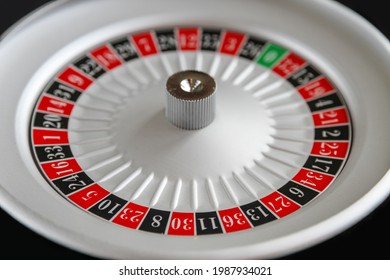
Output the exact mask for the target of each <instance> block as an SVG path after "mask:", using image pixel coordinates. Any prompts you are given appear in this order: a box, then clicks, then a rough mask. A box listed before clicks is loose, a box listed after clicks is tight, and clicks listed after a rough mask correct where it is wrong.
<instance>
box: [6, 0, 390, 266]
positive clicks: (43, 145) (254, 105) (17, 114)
mask: <svg viewBox="0 0 390 280" xmlns="http://www.w3.org/2000/svg"><path fill="white" fill-rule="evenodd" d="M389 49H390V48H389V42H388V39H387V38H386V37H385V36H384V35H383V34H381V33H380V32H379V31H378V30H377V29H375V28H374V27H373V26H372V25H370V24H369V23H368V22H367V21H365V20H364V19H362V18H361V17H360V16H358V15H356V14H355V13H353V12H352V11H350V10H349V9H347V8H345V7H344V6H342V5H340V4H338V3H336V2H334V1H324V0H322V1H320V0H317V1H298V0H294V1H291V0H277V1H275V0H274V1H261V0H245V1H243V0H241V1H237V0H223V1H222V0H214V1H204V0H198V1H183V0H182V1H179V0H166V1H157V0H146V1H129V0H111V1H108V0H82V1H74V0H68V1H54V2H52V3H50V4H49V5H46V6H44V7H43V8H41V9H39V10H37V11H35V12H33V13H32V14H30V15H29V16H28V17H26V18H25V19H24V20H22V21H20V22H19V23H18V24H16V25H15V26H14V27H13V28H11V29H10V30H9V31H8V32H7V33H5V35H3V37H2V41H1V42H0V61H1V62H2V63H1V65H0V85H1V87H2V89H3V90H2V97H3V100H4V102H2V103H1V104H0V106H1V110H0V112H1V118H0V124H1V127H2V129H1V134H0V137H1V138H0V139H1V143H2V145H1V146H0V149H1V154H2V157H1V160H0V165H1V168H0V205H1V207H2V208H3V209H4V210H5V211H6V212H7V213H9V214H10V215H11V216H12V217H14V218H15V219H17V220H18V221H20V222H21V223H22V224H23V225H25V226H26V227H28V228H30V229H32V230H33V231H34V232H37V233H38V234H40V235H42V236H44V237H45V238H48V239H50V240H52V241H54V242H55V243H58V244H60V245H61V246H64V247H66V248H69V249H71V250H75V251H77V252H80V253H82V254H85V255H86V256H91V257H93V258H103V259H222V258H229V259H253V258H256V259H264V258H282V257H286V256H289V255H291V254H293V253H296V252H299V251H301V250H304V249H306V248H309V247H312V246H314V245H316V244H319V243H321V242H323V241H325V240H327V239H329V238H331V237H333V236H335V235H337V234H339V233H341V232H343V231H345V230H346V229H348V228H350V227H351V226H353V225H354V224H355V223H357V222H358V221H360V220H362V219H363V218H365V217H366V216H367V215H369V214H370V213H371V212H372V211H373V210H374V209H376V208H377V207H378V206H379V205H380V204H381V203H382V202H383V201H384V200H385V199H386V198H387V197H388V195H389V191H390V175H389V166H390V145H389V143H390V135H389V129H388V127H389V126H388V120H389V119H390V112H389V110H388V108H389V105H390V95H389V90H390V84H389V80H388V77H389V74H390V52H389ZM3 230H4V231H7V228H4V229H3ZM375 230H378V229H375ZM21 254H22V253H21ZM334 257H335V258H337V253H335V256H334Z"/></svg>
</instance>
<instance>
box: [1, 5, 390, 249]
mask: <svg viewBox="0 0 390 280" xmlns="http://www.w3.org/2000/svg"><path fill="white" fill-rule="evenodd" d="M323 4H325V2H324V3H323ZM328 6H329V7H330V8H332V9H337V8H339V7H338V6H336V5H334V4H331V3H329V4H328ZM336 7H337V8H336ZM343 14H344V16H345V17H349V18H350V19H351V21H356V22H359V24H361V25H362V26H364V28H365V29H366V30H367V32H372V33H375V34H376V35H375V36H376V37H377V39H378V41H380V42H381V44H382V45H383V46H384V47H385V48H386V49H387V50H389V45H388V42H387V40H386V39H385V38H383V37H382V36H381V35H380V34H379V33H378V32H377V31H376V30H374V29H373V28H372V27H371V26H369V25H367V24H366V22H364V21H362V20H360V18H357V17H356V16H354V15H352V16H351V14H350V13H349V12H348V11H347V10H343ZM389 179H390V175H389V173H388V174H387V175H386V176H385V177H384V178H383V179H382V180H381V182H379V183H378V184H377V185H376V187H375V188H374V189H373V190H372V191H371V192H370V193H369V194H368V195H366V196H365V197H364V198H363V199H361V200H360V201H358V202H356V203H355V204H354V205H353V206H351V207H349V208H348V209H347V210H345V211H344V212H341V213H340V214H338V215H336V216H334V217H333V218H332V219H330V220H328V221H326V222H323V223H321V224H319V225H317V226H314V227H312V228H310V229H307V230H305V231H303V232H302V233H299V234H307V235H310V234H311V233H315V232H318V231H319V230H321V229H324V228H326V229H327V230H328V232H327V233H326V234H324V235H323V236H322V238H321V237H320V238H319V239H317V238H313V237H310V238H309V239H310V240H311V244H314V243H318V242H319V241H322V240H324V239H326V238H328V237H330V236H332V235H334V234H336V233H338V232H340V231H342V230H343V229H345V228H346V227H348V226H350V225H352V224H353V223H355V222H356V221H357V220H359V219H360V218H362V217H363V216H364V215H366V213H365V211H371V210H373V209H374V208H375V207H376V206H377V205H378V204H379V203H380V202H381V201H383V199H384V197H385V196H386V195H388V193H389V190H388V185H389ZM1 198H2V200H4V201H2V203H3V204H4V206H5V208H6V209H8V211H9V212H11V213H15V214H16V213H17V212H19V211H20V213H18V214H19V219H20V220H22V221H23V220H26V219H27V216H24V215H25V213H23V212H24V211H25V210H23V209H22V208H23V206H21V205H17V204H18V203H17V202H11V198H7V196H6V195H5V196H4V197H1ZM373 201H375V203H373ZM357 209H360V210H357ZM12 210H14V211H15V212H13V211H12ZM351 213H353V215H352V214H351ZM352 216H354V217H355V218H354V219H351V217H352ZM344 217H349V218H350V220H349V221H348V222H345V220H344ZM38 220H39V218H38ZM38 220H37V221H36V222H37V224H35V225H31V227H32V228H34V229H36V230H37V231H40V232H42V233H43V232H44V231H45V230H46V229H43V228H44V227H45V224H49V225H50V222H43V225H42V228H40V227H41V225H38V224H40V221H38ZM339 220H343V221H344V225H342V226H340V224H339ZM32 224H34V222H32ZM336 224H337V225H338V226H335V229H334V230H329V229H330V228H331V226H332V225H336ZM46 227H47V226H46ZM336 228H338V229H336ZM53 231H58V232H57V234H58V235H59V236H60V235H62V234H63V233H62V232H61V229H60V228H58V229H55V230H53ZM325 231H326V230H325ZM297 234H298V233H297ZM299 234H298V235H299ZM49 235H50V234H49ZM64 235H66V234H64ZM314 235H315V234H314ZM290 237H291V239H294V238H295V237H294V235H293V236H290ZM286 238H287V237H286ZM59 239H62V238H59ZM281 242H282V243H283V240H282V241H281ZM66 243H73V242H72V241H70V242H66ZM76 243H77V242H76ZM79 246H80V244H78V245H77V247H79ZM307 246H309V244H307V243H306V242H305V244H300V245H297V246H292V247H294V248H292V247H291V245H290V249H287V251H289V252H292V251H294V250H297V249H303V248H305V247H307ZM285 250H286V248H284V249H281V250H280V251H279V252H274V255H272V254H271V253H270V254H268V256H271V257H273V256H278V254H285V253H288V252H286V251H285ZM97 255H99V254H97Z"/></svg>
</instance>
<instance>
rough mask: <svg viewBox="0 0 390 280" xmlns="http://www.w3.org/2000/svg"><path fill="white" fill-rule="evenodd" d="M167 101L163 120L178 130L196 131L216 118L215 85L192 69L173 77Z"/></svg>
mask: <svg viewBox="0 0 390 280" xmlns="http://www.w3.org/2000/svg"><path fill="white" fill-rule="evenodd" d="M183 85H184V86H183ZM183 88H184V89H183ZM166 99H167V100H166V101H167V107H166V118H167V119H168V120H169V122H171V123H172V124H173V125H175V126H176V127H178V128H181V129H185V130H197V129H201V128H204V127H206V126H208V125H209V124H211V123H212V122H213V120H214V119H215V112H216V83H215V81H214V79H213V78H211V77H210V76H209V75H208V74H206V73H203V72H198V71H192V70H191V71H183V72H179V73H177V74H175V75H173V76H172V77H170V78H169V79H168V82H167V93H166Z"/></svg>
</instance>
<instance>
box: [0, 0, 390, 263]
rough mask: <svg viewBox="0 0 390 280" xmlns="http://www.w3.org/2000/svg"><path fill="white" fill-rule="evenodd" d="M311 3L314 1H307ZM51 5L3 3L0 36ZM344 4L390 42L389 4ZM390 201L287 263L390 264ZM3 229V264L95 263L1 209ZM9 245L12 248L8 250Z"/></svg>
mask: <svg viewBox="0 0 390 280" xmlns="http://www.w3.org/2000/svg"><path fill="white" fill-rule="evenodd" d="M307 1H311V0H307ZM46 2H48V1H47V0H12V1H0V33H3V32H4V30H6V29H7V28H8V27H9V26H10V25H12V24H13V23H15V22H16V21H17V20H18V19H20V18H22V17H23V16H25V15H26V14H27V13H28V12H30V11H32V10H33V9H35V8H37V7H39V6H41V5H42V4H44V3H46ZM338 2H341V3H343V4H345V5H347V6H349V7H350V8H351V9H353V10H355V11H356V12H357V13H359V14H360V15H362V16H363V17H365V18H366V19H367V20H369V21H370V22H371V23H372V24H374V25H375V26H376V27H377V28H378V29H379V30H380V31H382V33H384V34H385V35H386V36H387V37H388V38H389V37H390V20H389V18H388V16H387V15H386V11H387V8H385V4H386V1H379V0H372V1H367V0H340V1H338ZM389 215H390V199H387V200H386V201H385V202H384V203H383V204H382V205H381V206H380V207H378V208H377V209H376V210H375V211H374V212H373V213H372V214H370V215H369V216H368V217H367V218H365V219H364V220H363V221H361V222H360V223H358V224H357V225H355V226H354V227H352V228H350V229H349V230H347V231H345V232H344V233H342V234H340V235H338V236H337V237H335V238H332V239H330V240H328V241H326V242H323V243H321V244H320V245H317V246H314V247H312V248H310V249H307V250H304V251H301V252H299V253H296V254H293V255H289V256H287V257H285V258H283V259H315V260H325V259H331V260H334V259H340V260H345V259H350V260H389V259H390V227H389V226H388V220H389ZM0 229H1V235H0V236H1V239H2V241H3V246H2V249H0V259H3V260H22V259H28V260H30V259H31V260H33V259H38V260H49V259H55V260H86V259H93V258H91V257H89V256H86V255H83V254H80V253H78V252H75V251H73V250H69V249H67V248H64V247H62V246H60V245H57V244H55V243H53V242H51V241H49V240H47V239H45V238H43V237H41V236H39V235H37V234H36V233H34V232H32V231H30V230H29V229H27V228H26V227H25V226H23V225H21V224H20V223H18V222H17V221H15V220H14V219H13V218H12V217H11V216H9V215H8V214H7V213H5V212H4V211H2V210H1V209H0ZM7 244H9V246H7V247H6V246H5V245H7Z"/></svg>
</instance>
